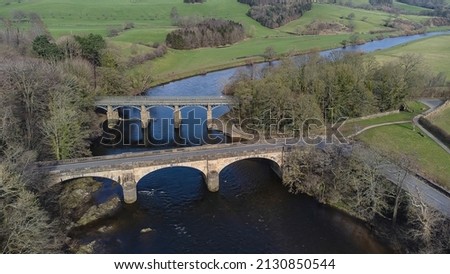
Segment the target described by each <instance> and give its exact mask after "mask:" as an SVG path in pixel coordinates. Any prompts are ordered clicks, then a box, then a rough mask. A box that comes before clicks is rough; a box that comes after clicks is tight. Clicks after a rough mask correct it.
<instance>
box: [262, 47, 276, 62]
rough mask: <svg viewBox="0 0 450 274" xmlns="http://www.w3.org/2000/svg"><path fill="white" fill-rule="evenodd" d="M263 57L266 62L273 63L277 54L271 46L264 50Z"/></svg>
mask: <svg viewBox="0 0 450 274" xmlns="http://www.w3.org/2000/svg"><path fill="white" fill-rule="evenodd" d="M263 55H264V60H266V61H272V60H273V59H274V58H275V57H276V56H277V53H276V51H275V49H274V48H273V47H272V46H269V47H267V48H266V49H265V50H264V53H263Z"/></svg>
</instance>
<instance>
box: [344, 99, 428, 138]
mask: <svg viewBox="0 0 450 274" xmlns="http://www.w3.org/2000/svg"><path fill="white" fill-rule="evenodd" d="M407 105H408V108H409V109H410V112H406V111H402V112H400V113H394V114H389V115H385V116H381V117H375V118H370V119H352V120H349V121H348V122H346V123H345V124H344V125H343V126H342V127H341V128H340V131H341V132H342V134H344V136H349V135H351V134H354V133H356V132H358V131H359V130H361V129H363V128H366V127H369V126H373V125H379V124H384V123H390V122H400V121H411V120H412V119H413V118H414V117H415V116H417V115H418V114H420V113H423V112H424V111H426V110H427V109H428V107H427V106H426V105H425V104H422V103H420V102H417V101H412V102H408V103H407Z"/></svg>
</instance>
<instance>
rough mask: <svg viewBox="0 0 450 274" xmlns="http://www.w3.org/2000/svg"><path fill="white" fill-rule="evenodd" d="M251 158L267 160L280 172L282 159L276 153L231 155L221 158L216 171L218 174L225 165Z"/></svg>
mask: <svg viewBox="0 0 450 274" xmlns="http://www.w3.org/2000/svg"><path fill="white" fill-rule="evenodd" d="M251 159H261V160H268V161H269V162H271V163H273V164H275V165H274V166H273V167H274V168H276V169H278V170H279V171H280V172H281V168H282V166H283V159H282V155H278V154H269V155H245V156H240V157H233V158H226V159H223V160H221V161H220V162H221V165H220V166H218V168H217V172H218V173H219V174H220V172H222V170H224V169H225V168H226V167H228V166H230V165H232V164H234V163H237V162H240V161H244V160H251Z"/></svg>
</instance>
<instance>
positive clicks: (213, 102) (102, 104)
mask: <svg viewBox="0 0 450 274" xmlns="http://www.w3.org/2000/svg"><path fill="white" fill-rule="evenodd" d="M232 103H233V100H232V98H231V97H229V96H220V97H199V96H195V97H187V96H186V97H185V96H180V97H156V96H109V97H99V98H97V99H96V101H95V106H96V107H97V108H101V109H103V110H105V111H106V113H107V119H108V126H109V127H110V128H112V127H114V126H115V125H116V123H117V121H118V120H120V117H119V112H118V109H120V108H123V107H130V108H135V109H137V110H139V111H140V112H141V122H142V127H143V128H147V126H148V123H149V122H150V120H151V117H150V113H149V110H150V109H151V108H153V107H158V106H166V107H169V108H172V109H173V117H174V126H175V128H180V125H181V112H180V110H181V109H182V108H183V107H189V106H197V107H203V108H205V109H206V119H207V124H208V128H211V127H212V123H211V121H212V119H213V118H212V110H213V109H214V108H215V107H218V106H225V105H230V104H232Z"/></svg>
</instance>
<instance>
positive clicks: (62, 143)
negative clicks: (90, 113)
mask: <svg viewBox="0 0 450 274" xmlns="http://www.w3.org/2000/svg"><path fill="white" fill-rule="evenodd" d="M74 95H75V94H74V93H73V92H72V91H71V90H70V89H67V88H66V89H62V90H59V91H58V92H52V93H51V94H50V96H51V99H50V102H49V111H50V117H49V118H48V119H46V120H45V121H44V122H43V125H42V132H43V135H44V137H45V140H46V142H47V144H48V145H49V146H50V148H51V151H52V154H53V156H54V158H55V159H56V160H65V159H70V158H76V157H82V156H86V155H89V154H90V153H89V142H87V141H86V140H87V138H88V137H89V131H88V130H87V129H86V124H87V121H85V120H83V118H86V116H85V115H84V114H83V113H80V111H81V110H80V108H79V107H78V106H77V103H76V100H77V98H76V97H75V96H74Z"/></svg>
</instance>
